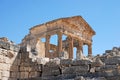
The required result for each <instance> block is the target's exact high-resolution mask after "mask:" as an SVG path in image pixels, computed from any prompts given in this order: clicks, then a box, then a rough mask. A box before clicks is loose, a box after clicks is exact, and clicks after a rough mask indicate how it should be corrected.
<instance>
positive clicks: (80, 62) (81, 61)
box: [72, 60, 91, 66]
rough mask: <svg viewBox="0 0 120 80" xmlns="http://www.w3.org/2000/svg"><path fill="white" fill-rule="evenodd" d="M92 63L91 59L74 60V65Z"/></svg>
mask: <svg viewBox="0 0 120 80" xmlns="http://www.w3.org/2000/svg"><path fill="white" fill-rule="evenodd" d="M89 64H91V61H89V60H74V61H73V62H72V65H73V66H84V65H89Z"/></svg>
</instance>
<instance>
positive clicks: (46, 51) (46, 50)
mask: <svg viewBox="0 0 120 80" xmlns="http://www.w3.org/2000/svg"><path fill="white" fill-rule="evenodd" d="M49 43H50V35H46V42H45V57H50V55H49V50H50V44H49Z"/></svg>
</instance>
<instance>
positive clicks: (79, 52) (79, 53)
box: [76, 41, 84, 59]
mask: <svg viewBox="0 0 120 80" xmlns="http://www.w3.org/2000/svg"><path fill="white" fill-rule="evenodd" d="M76 58H77V59H83V58H84V56H83V42H82V41H79V42H78V47H77V54H76Z"/></svg>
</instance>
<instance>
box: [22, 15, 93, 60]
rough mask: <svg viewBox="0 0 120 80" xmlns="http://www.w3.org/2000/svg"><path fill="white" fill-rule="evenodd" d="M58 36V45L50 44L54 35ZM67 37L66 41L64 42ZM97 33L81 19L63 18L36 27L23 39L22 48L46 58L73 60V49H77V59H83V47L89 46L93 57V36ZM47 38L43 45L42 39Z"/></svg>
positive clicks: (79, 17)
mask: <svg viewBox="0 0 120 80" xmlns="http://www.w3.org/2000/svg"><path fill="white" fill-rule="evenodd" d="M55 34H57V37H58V41H57V42H58V44H57V45H54V44H50V38H51V36H52V35H55ZM63 35H65V36H66V39H65V40H62V36H63ZM93 35H95V31H94V30H93V29H92V28H91V27H90V26H89V24H88V23H87V22H86V21H85V20H84V19H83V18H82V17H81V16H74V17H68V18H61V19H57V20H53V21H50V22H47V23H45V24H41V25H37V26H34V27H32V28H31V29H30V33H29V34H28V35H27V36H26V37H25V38H24V39H23V41H22V44H21V46H22V47H27V51H28V52H30V53H32V54H33V53H35V54H38V56H39V57H42V58H45V57H48V58H56V57H58V58H60V57H63V58H66V59H73V47H76V48H77V56H76V58H77V59H80V58H82V54H83V45H88V56H92V36H93ZM42 38H45V39H46V41H45V42H44V43H43V42H41V39H42Z"/></svg>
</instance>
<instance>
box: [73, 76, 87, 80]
mask: <svg viewBox="0 0 120 80" xmlns="http://www.w3.org/2000/svg"><path fill="white" fill-rule="evenodd" d="M74 80H85V78H84V77H83V76H77V77H76V78H75V79H74Z"/></svg>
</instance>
